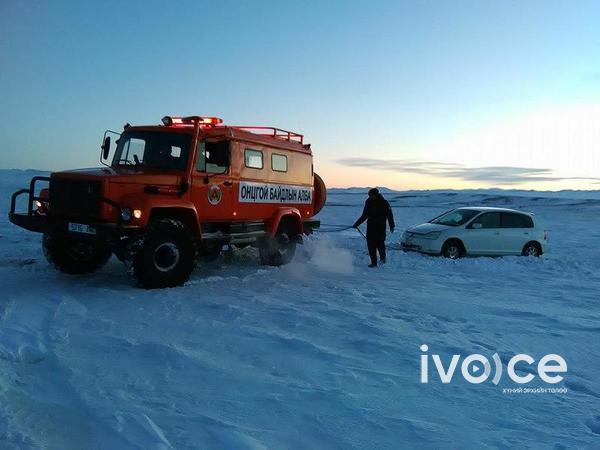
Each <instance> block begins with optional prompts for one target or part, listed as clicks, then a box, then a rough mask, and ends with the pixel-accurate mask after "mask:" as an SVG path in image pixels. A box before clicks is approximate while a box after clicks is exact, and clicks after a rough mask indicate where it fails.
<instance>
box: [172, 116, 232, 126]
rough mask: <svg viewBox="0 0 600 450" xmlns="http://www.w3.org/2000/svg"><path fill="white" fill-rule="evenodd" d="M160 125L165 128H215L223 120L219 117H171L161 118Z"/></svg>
mask: <svg viewBox="0 0 600 450" xmlns="http://www.w3.org/2000/svg"><path fill="white" fill-rule="evenodd" d="M162 123H163V125H164V126H166V127H172V126H177V125H195V124H200V125H207V126H213V127H214V126H215V125H219V124H221V123H223V119H220V118H219V117H201V116H188V117H173V116H165V117H163V118H162Z"/></svg>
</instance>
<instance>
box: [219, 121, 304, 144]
mask: <svg viewBox="0 0 600 450" xmlns="http://www.w3.org/2000/svg"><path fill="white" fill-rule="evenodd" d="M230 128H233V129H236V130H242V131H248V132H250V133H254V134H259V135H261V136H268V137H272V138H275V139H281V140H284V141H288V142H297V143H299V144H304V135H303V134H299V133H294V132H293V131H288V130H282V129H281V128H275V127H258V126H242V125H236V126H230Z"/></svg>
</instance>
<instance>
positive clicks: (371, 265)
mask: <svg viewBox="0 0 600 450" xmlns="http://www.w3.org/2000/svg"><path fill="white" fill-rule="evenodd" d="M369 267H371V268H373V267H377V263H376V262H373V261H371V264H369Z"/></svg>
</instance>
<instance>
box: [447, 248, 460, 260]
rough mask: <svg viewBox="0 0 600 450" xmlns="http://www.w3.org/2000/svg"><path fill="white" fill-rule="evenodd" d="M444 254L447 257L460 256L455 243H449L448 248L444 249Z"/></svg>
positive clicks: (454, 257) (456, 257) (455, 257)
mask: <svg viewBox="0 0 600 450" xmlns="http://www.w3.org/2000/svg"><path fill="white" fill-rule="evenodd" d="M446 255H448V258H450V259H458V257H459V256H460V250H459V249H458V247H457V246H456V245H451V246H450V247H448V250H446Z"/></svg>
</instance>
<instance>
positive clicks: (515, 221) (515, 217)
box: [502, 213, 533, 228]
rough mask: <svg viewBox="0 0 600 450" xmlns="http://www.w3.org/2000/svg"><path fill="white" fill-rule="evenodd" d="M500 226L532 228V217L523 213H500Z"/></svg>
mask: <svg viewBox="0 0 600 450" xmlns="http://www.w3.org/2000/svg"><path fill="white" fill-rule="evenodd" d="M502 228H533V219H532V218H531V217H529V216H527V215H525V214H517V213H502Z"/></svg>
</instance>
